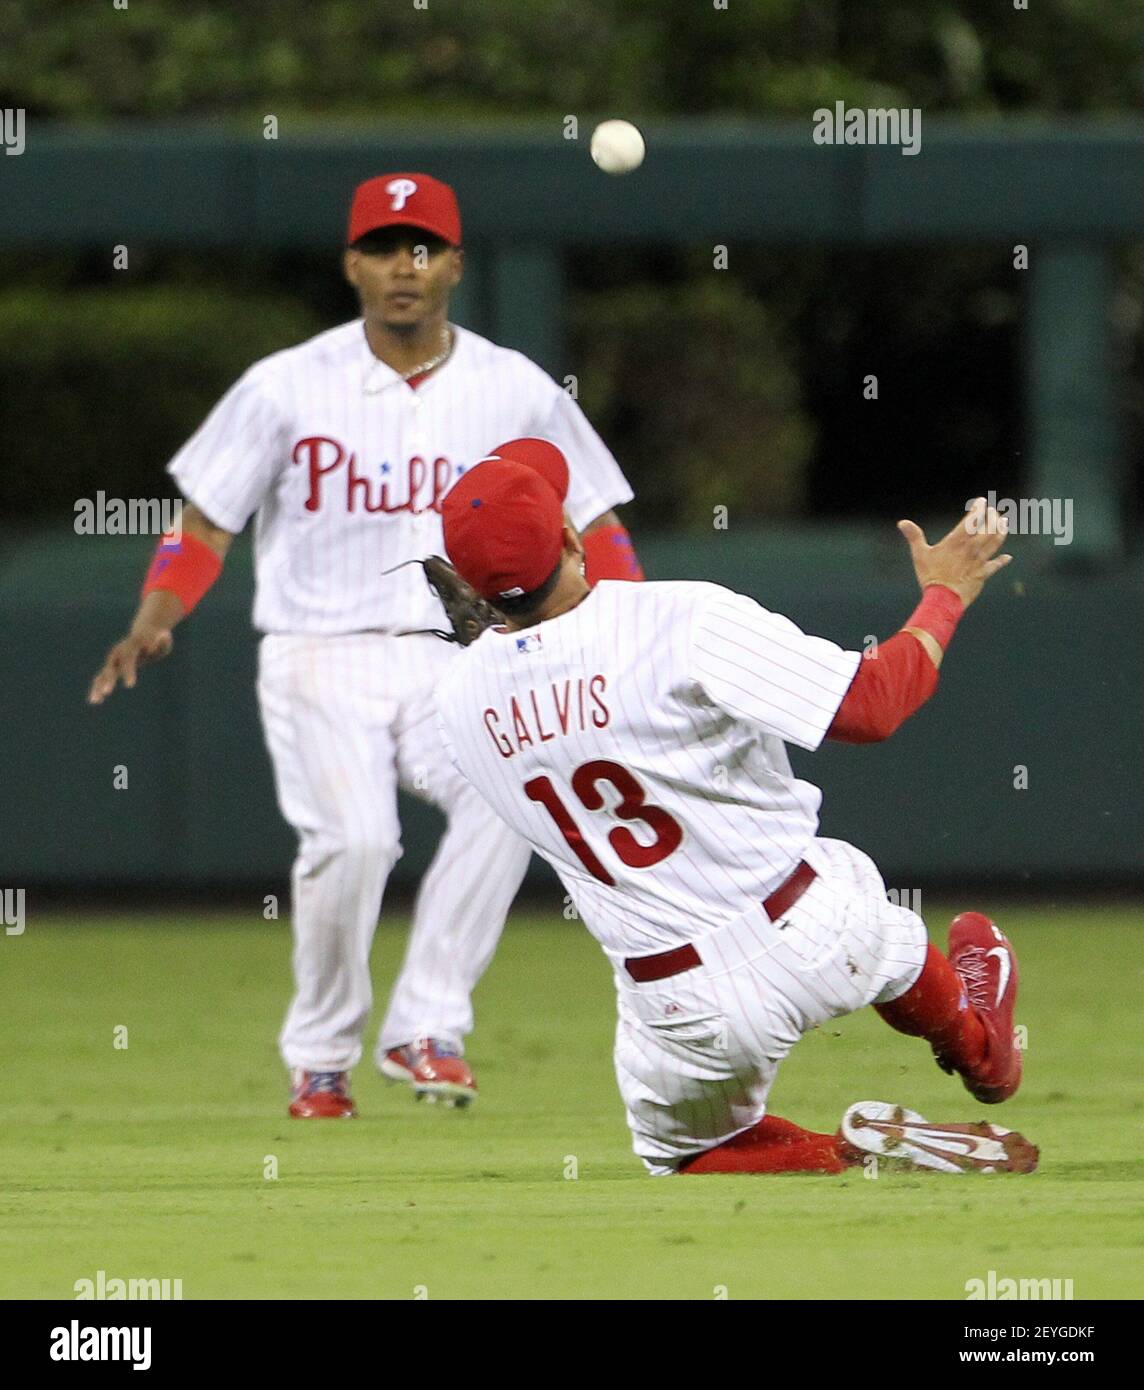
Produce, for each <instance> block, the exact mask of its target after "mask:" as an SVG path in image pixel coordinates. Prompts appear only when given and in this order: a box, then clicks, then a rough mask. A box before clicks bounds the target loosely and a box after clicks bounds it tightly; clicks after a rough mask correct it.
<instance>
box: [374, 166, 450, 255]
mask: <svg viewBox="0 0 1144 1390" xmlns="http://www.w3.org/2000/svg"><path fill="white" fill-rule="evenodd" d="M397 226H404V227H420V228H421V229H422V231H426V232H432V234H433V235H434V236H439V237H441V238H442V239H443V240H445V241H447V242H448V243H449V245H450V246H460V244H461V210H460V208H458V206H457V195H456V194H455V193H454V192H453V190H452V189H451V188H450V187H449V185H448V184H447V183H442V182H441V180H440V179H434V178H431V177H430V176H429V175H428V174H379V175H378V176H377V178H375V179H366V181H365V183H359V184H358V186H357V188H356V189H355V190H354V200H353V204H352V206H351V207H350V225H349V232H348V234H347V240H348V242H349V245H351V246H352V245H353V244H354V242H355V241H357V239H358V238H359V237H363V236H365V234H366V232H374V231H376V230H377V229H378V228H379V227H397Z"/></svg>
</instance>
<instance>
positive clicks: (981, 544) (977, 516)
mask: <svg viewBox="0 0 1144 1390" xmlns="http://www.w3.org/2000/svg"><path fill="white" fill-rule="evenodd" d="M898 530H899V531H900V532H901V533H902V535H903V536H904V537H905V539H906V543H907V544H908V545H909V547H910V558H911V559H912V560H913V562H914V573H915V574H916V575H917V577H918V583H919V584H920V585H921V587H922V588H923V589H924V588H925V587H926V585H927V584H944V585H945V587H946V588H947V589H952V590H953V592H954V593H955V594H957V595H958V597H959V598H960V599H961V601H962V603H964V604H965V606H966V608H968V607H969V605H970V604H971V603H972V602H973V600H974V599H975V598H976V597H977V595H978V594H979V593H980V592H981V590H982V588H983V587H984V585H985V581H986V580H987V579H988V578H990V576H992V575H994V574H996V573H997V571H998V570H1001V569H1004V568H1005V566H1006V565H1007V564H1008V563H1009V561H1010V560H1012V558H1013V557H1012V555H998V554H997V552H998V551H999V550H1000V549H1001V547H1002V546H1003V545H1004V544H1005V537H1006V536H1007V535H1008V533H1009V523H1008V521H1007V520H1006V518H1005V517H1003V516H1002V515H1001V514H1000V513H999V512H998V511H997V510H996V508H995V507H988V506H986V504H985V498H984V497H978V498H977V499H976V500H975V501H974V503H973V504H972V506H971V507H970V509H969V511H968V512H967V513H966V515H965V516H964V517H963V518H962V520H961V521H959V522H958V524H957V525H956V526H955V527H954V528H953V530H952V531H950V533H949V534H948V535H947V536H943V537H942V538H941V540H940V541H938V542H937V544H936V545H929V544H927V542H926V536H925V532H924V531H923V530H922V528H921V527H920V526H919V525H918V524H917V522H914V521H899V522H898Z"/></svg>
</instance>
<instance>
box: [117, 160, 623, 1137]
mask: <svg viewBox="0 0 1144 1390" xmlns="http://www.w3.org/2000/svg"><path fill="white" fill-rule="evenodd" d="M462 267H463V253H462V250H461V219H460V213H459V210H458V206H457V200H456V198H455V196H454V193H453V190H452V189H451V188H450V187H449V186H448V185H447V184H444V183H441V182H439V181H438V180H436V179H434V178H431V177H429V176H428V175H426V174H420V173H411V174H406V173H399V174H384V175H382V176H380V177H378V178H373V179H370V180H368V181H367V182H365V183H363V184H361V185H360V187H358V189H357V190H356V192H355V194H354V197H353V203H352V207H351V211H350V217H349V235H348V249H347V250H346V252H345V256H344V271H345V275H346V278H347V280H348V281H349V282H350V284H351V285H352V286H353V287H354V289H355V290H356V291H357V294H358V298H359V300H360V304H361V318H359V319H356V320H354V321H353V322H350V323H347V324H344V325H342V326H341V327H339V328H334V329H332V330H330V331H329V332H326V333H321V334H319V335H318V336H317V337H316V338H312V339H311V340H310V341H309V342H305V343H302V344H300V345H299V346H297V347H293V348H289V349H287V350H286V351H284V352H279V353H275V354H274V355H273V356H271V357H267V358H265V359H263V360H262V361H260V362H256V363H255V364H254V366H252V367H251V368H250V369H249V371H247V372H246V374H245V375H244V376H243V377H242V378H241V379H240V380H239V381H238V382H237V384H236V385H235V386H234V387H233V388H232V389H231V390H230V391H229V392H228V393H227V395H226V396H224V397H223V399H222V400H221V401H220V402H219V404H218V405H217V406H216V407H215V409H214V410H213V412H212V413H211V415H210V416H209V417H208V418H207V420H206V422H205V423H204V424H203V425H202V427H201V428H200V429H199V430H198V432H197V433H196V434H195V435H194V436H193V437H192V438H191V439H190V440H189V441H188V442H187V443H186V444H185V445H184V446H183V448H182V449H181V450H180V451H179V453H178V454H177V455H176V456H175V458H174V460H173V461H172V462H171V464H170V466H169V472H170V473H171V474H172V476H173V477H174V479H175V481H176V483H177V484H178V486H179V489H180V491H181V492H182V494H183V496H184V497H185V498H186V500H187V503H188V505H187V506H186V508H185V509H184V513H183V525H182V535H181V538H179V539H176V538H174V537H167V538H164V540H163V542H161V543H160V545H159V548H158V551H157V553H156V556H155V559H154V562H153V564H152V567H151V570H150V573H149V574H148V577H147V580H146V583H145V586H144V592H143V598H142V602H141V604H140V606H139V609H138V612H137V613H136V616H135V619H134V621H133V623H132V625H131V629H130V631H129V633H128V635H127V636H126V637H125V638H124V639H123V640H122V641H121V642H118V643H117V644H116V645H115V646H114V647H113V648H112V649H111V651H110V653H109V655H108V657H107V660H106V663H105V665H104V667H103V669H102V670H101V671H100V672H99V674H98V675H97V676H96V677H95V679H94V681H93V683H92V686H91V692H90V695H89V699H90V700H91V702H92V703H93V704H99V703H100V702H101V701H103V700H104V699H106V698H107V696H108V695H109V694H110V693H111V692H112V691H113V690H114V689H115V688H116V685H117V684H118V683H119V682H122V683H123V684H124V685H125V686H127V687H132V686H134V684H135V681H136V672H137V668H138V667H139V666H140V665H141V664H143V663H144V662H147V661H153V660H156V659H158V658H161V657H163V656H166V654H167V653H168V652H169V651H170V650H171V644H172V637H171V633H172V629H173V628H174V627H175V625H176V624H177V623H179V622H181V621H182V620H183V619H184V618H185V617H186V616H187V615H188V614H189V613H190V612H191V611H192V610H193V609H194V607H195V605H196V604H197V603H198V602H199V600H200V599H201V598H202V597H203V595H204V594H205V593H206V591H207V590H208V589H209V588H210V586H211V584H212V583H213V582H214V581H215V580H216V579H217V577H218V575H219V572H220V570H221V568H222V563H223V560H224V559H225V557H226V553H227V550H228V549H229V547H230V544H231V541H232V540H233V538H234V536H235V535H236V534H237V533H238V532H239V531H241V530H242V529H243V527H244V526H245V525H246V523H247V521H248V520H249V519H250V517H251V516H252V515H253V516H254V517H255V556H256V581H257V587H256V597H255V604H254V623H255V626H256V627H257V628H258V629H259V630H260V631H261V632H262V633H263V634H264V635H263V638H262V643H261V647H260V654H259V677H258V697H259V703H260V707H261V712H262V720H263V727H264V730H265V735H266V742H267V745H268V747H269V750H270V755H271V758H272V760H273V763H274V772H275V780H276V785H277V791H278V799H279V804H280V806H281V809H282V813H283V815H284V816H285V817H286V819H287V820H288V821H289V822H290V824H291V825H292V826H293V827H294V829H295V831H296V832H297V835H298V842H299V844H298V857H297V859H296V861H295V864H294V869H293V877H292V889H293V914H292V916H293V928H294V942H295V945H294V977H295V989H296V992H295V995H294V999H293V1002H292V1003H291V1005H290V1009H289V1012H288V1014H287V1017H286V1021H285V1024H284V1026H283V1028H282V1033H281V1037H280V1046H281V1051H282V1056H283V1058H284V1060H285V1062H286V1064H287V1066H288V1067H289V1068H290V1069H291V1073H292V1080H293V1100H292V1103H291V1105H290V1113H291V1114H292V1115H295V1116H298V1117H303V1118H309V1117H322V1116H331V1117H337V1116H347V1115H352V1114H353V1113H354V1103H353V1100H352V1099H351V1097H350V1094H349V1084H348V1080H349V1072H350V1070H351V1068H353V1067H354V1066H355V1065H356V1063H357V1062H358V1060H359V1059H360V1056H361V1038H362V1032H363V1029H364V1027H365V1023H366V1019H367V1015H368V1013H369V1009H370V1004H371V988H370V973H369V954H370V946H371V943H372V941H373V934H374V930H375V928H376V925H377V920H378V913H379V910H380V907H381V901H382V894H383V892H384V889H385V883H386V879H387V878H388V876H389V872H390V870H391V869H392V867H393V865H394V864H395V863H396V861H397V859H398V857H399V856H400V854H401V844H400V829H399V825H398V819H397V808H396V794H397V788H398V785H400V786H402V787H404V788H406V789H407V790H409V791H412V792H414V793H415V794H417V795H418V796H421V797H423V798H426V799H428V800H429V801H431V802H433V803H435V804H436V805H437V806H439V807H440V808H441V809H442V810H443V811H444V812H445V815H446V817H447V820H448V824H447V828H446V830H445V833H444V835H443V837H442V839H441V843H440V845H439V847H438V850H437V853H436V856H435V857H434V859H433V862H432V864H431V866H430V868H429V870H428V872H427V874H426V876H425V879H424V881H423V882H422V884H421V887H420V891H419V893H418V896H417V902H416V906H415V908H414V913H413V925H412V934H411V937H410V941H409V946H408V951H407V954H406V958H405V962H404V965H403V968H402V971H401V974H400V977H399V979H398V981H397V984H396V986H395V988H394V990H393V995H392V998H391V1000H390V1005H389V1011H388V1013H387V1015H386V1018H385V1021H384V1023H383V1025H382V1029H381V1035H380V1039H379V1043H378V1048H377V1053H376V1058H377V1062H378V1065H379V1066H380V1067H381V1069H382V1071H383V1072H384V1073H385V1075H387V1076H389V1077H391V1078H392V1079H395V1080H400V1081H405V1082H408V1083H410V1084H411V1085H412V1086H413V1088H414V1090H415V1091H416V1093H417V1094H418V1095H419V1096H420V1095H429V1096H431V1097H434V1098H435V1097H436V1096H438V1095H439V1096H441V1097H443V1098H445V1099H448V1100H451V1101H455V1102H458V1103H465V1102H467V1101H468V1100H470V1099H472V1097H473V1096H474V1095H475V1092H476V1084H475V1082H474V1080H473V1075H472V1072H471V1071H470V1069H469V1067H468V1065H467V1063H466V1062H465V1061H464V1059H463V1056H462V1051H463V1042H464V1038H465V1035H466V1034H467V1033H468V1032H469V1031H470V1029H471V1028H472V1022H473V1019H472V1006H471V1003H470V996H471V993H472V989H473V986H474V985H475V984H476V982H477V980H478V979H479V978H480V975H481V973H482V971H483V970H484V968H485V966H486V965H487V964H488V961H489V959H490V957H491V955H492V952H493V950H494V948H495V946H496V942H497V939H498V937H499V935H500V932H501V929H502V927H503V924H504V919H505V916H506V914H507V912H508V909H509V905H510V904H511V902H512V899H513V896H514V895H515V893H516V890H517V888H518V886H519V884H520V880H521V878H522V876H523V874H524V871H525V868H526V866H527V863H528V857H529V848H528V845H527V844H526V843H525V842H524V841H523V840H521V839H519V838H518V837H517V836H516V835H515V834H514V833H513V832H512V831H511V830H510V829H509V828H508V827H507V826H505V825H504V824H503V823H502V822H499V821H495V820H494V819H492V818H491V817H490V816H489V815H488V811H487V808H486V807H485V806H484V804H483V802H482V801H481V799H480V797H479V796H478V795H477V793H476V792H475V791H474V790H473V789H472V788H471V787H470V786H469V785H468V784H467V783H466V782H465V781H464V780H463V779H462V778H461V777H460V776H459V775H458V774H457V772H456V771H455V769H454V768H453V767H452V766H451V765H450V764H449V763H448V761H447V760H446V759H445V757H444V755H443V752H442V749H441V747H440V743H439V739H438V736H437V732H436V724H435V720H434V718H433V713H432V702H433V692H434V690H435V688H436V686H437V685H438V684H439V683H440V681H441V680H442V679H443V677H444V675H445V673H446V672H447V671H448V670H449V669H450V668H451V666H452V664H453V662H454V659H455V656H456V651H455V649H454V648H451V647H448V646H446V645H445V644H444V643H442V642H440V641H439V640H437V638H435V637H433V636H431V635H427V634H424V633H422V634H420V635H413V636H410V635H399V634H403V633H408V632H409V631H410V630H419V629H431V628H439V627H440V626H441V622H442V610H441V607H440V605H439V603H438V602H437V600H436V599H435V598H434V597H433V595H432V594H431V593H430V591H429V589H428V587H427V586H426V584H425V578H424V576H423V574H422V573H421V572H420V571H419V570H418V568H417V567H416V566H412V567H407V568H401V569H397V570H396V572H394V573H389V574H387V576H386V577H385V578H381V577H380V576H381V575H382V573H383V571H391V570H393V569H394V567H395V566H399V565H402V564H403V563H404V562H406V561H408V560H411V559H416V558H418V557H420V556H423V555H425V554H426V553H427V552H430V551H434V550H440V549H441V548H442V541H441V507H442V503H443V499H444V498H445V497H446V496H447V494H448V492H449V490H450V488H452V487H453V486H454V485H455V484H456V482H457V480H458V479H459V478H460V477H462V476H463V475H464V473H465V471H466V469H467V468H469V467H470V466H471V465H472V464H474V463H475V462H476V461H477V460H478V459H480V458H481V457H482V456H483V455H484V454H486V453H487V452H488V448H489V446H490V444H492V443H493V441H495V440H497V439H504V438H507V437H509V436H511V435H522V434H543V435H544V436H546V437H547V438H549V439H552V440H554V441H555V442H556V443H557V444H559V445H560V446H561V447H562V448H564V449H566V450H567V452H568V454H569V455H570V456H571V457H573V458H575V460H576V467H575V469H574V471H573V473H572V476H571V477H570V480H569V487H568V499H567V506H568V512H569V515H570V516H571V517H572V519H573V521H574V522H575V523H576V525H577V526H578V527H579V528H582V530H583V532H584V546H585V550H586V553H587V556H588V566H589V569H588V573H589V577H590V578H591V579H592V580H593V581H594V580H596V579H601V578H613V579H639V578H642V575H641V574H640V570H639V566H638V563H637V562H636V559H635V556H634V554H633V552H632V548H631V543H630V540H629V539H628V536H627V533H626V531H625V530H624V528H623V526H622V525H621V524H620V522H619V520H618V518H617V517H616V515H615V513H614V511H613V508H615V507H617V506H618V505H620V504H621V503H623V502H627V501H629V500H630V498H631V496H632V493H631V489H630V488H629V487H628V485H627V483H626V481H625V480H624V477H623V474H622V473H621V472H620V469H619V467H618V466H617V464H616V462H615V460H614V459H613V458H612V456H611V454H610V453H609V452H608V450H607V449H606V448H605V446H604V444H603V443H602V442H601V440H600V439H599V437H598V436H597V434H596V433H595V431H594V430H593V429H592V427H591V426H590V425H589V423H588V422H587V420H586V419H585V418H584V416H583V414H582V413H581V411H580V409H579V407H578V406H577V405H576V404H575V402H574V401H573V400H572V399H571V398H570V397H569V395H568V394H567V392H565V391H563V390H562V389H561V388H560V387H559V386H557V384H556V383H555V382H554V381H553V380H552V379H551V378H550V377H549V376H547V375H546V374H545V373H544V372H543V371H542V370H541V369H540V368H539V367H538V366H536V365H535V364H534V363H533V362H530V361H529V360H528V359H527V358H525V357H523V356H522V355H521V354H520V353H518V352H512V351H509V350H508V349H506V348H502V347H498V346H496V345H495V344H493V343H491V342H489V341H487V340H486V339H484V338H482V337H479V336H478V335H477V334H475V333H471V332H468V331H466V330H465V329H463V328H459V327H457V326H456V325H455V324H451V323H449V321H448V306H449V295H450V292H451V290H452V289H453V288H454V286H455V285H457V284H458V282H459V281H460V279H461V273H462Z"/></svg>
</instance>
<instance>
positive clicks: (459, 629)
mask: <svg viewBox="0 0 1144 1390" xmlns="http://www.w3.org/2000/svg"><path fill="white" fill-rule="evenodd" d="M405 563H406V564H407V565H420V566H421V568H422V569H423V570H424V571H425V578H426V579H427V580H428V581H429V587H430V588H431V589H432V590H433V592H434V593H435V594H436V595H437V597H438V598H439V599H440V600H441V606H442V607H443V608H444V610H445V616H446V617H447V618H448V619H449V623H450V625H451V626H452V629H453V630H452V632H442V631H441V629H440V628H438V627H420V628H415V629H413V631H414V632H431V633H432V634H433V636H434V637H441V638H443V639H444V640H445V641H446V642H458V643H460V645H461V646H462V647H467V646H469V644H470V643H472V642H475V641H476V640H477V638H478V637H479V636H480V635H481V633H482V632H484V630H485V628H487V627H492V625H493V624H494V623H503V622H504V615H503V614H502V613H498V612H497V610H496V609H495V608H494V607H493V606H492V604H491V603H489V602H487V601H486V600H485V599H483V598H481V596H480V594H478V593H477V591H476V589H474V588H473V586H472V585H471V584H470V583H468V581H467V580H464V579H462V578H461V576H460V575H459V574H458V573H457V571H456V570H455V569H454V568H453V566H452V565H451V564H450V563H449V562H448V560H446V559H444V558H443V557H442V556H440V555H430V556H428V557H427V558H426V559H424V560H406V561H405ZM394 568H395V569H401V568H402V566H401V565H396V566H394ZM385 573H386V574H392V573H393V570H386V571H385ZM398 635H399V636H411V635H412V634H411V633H408V632H406V633H399V634H398Z"/></svg>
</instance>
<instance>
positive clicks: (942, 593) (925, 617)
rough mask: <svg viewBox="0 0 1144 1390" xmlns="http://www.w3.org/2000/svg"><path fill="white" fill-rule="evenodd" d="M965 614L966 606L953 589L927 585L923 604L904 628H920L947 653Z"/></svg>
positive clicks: (915, 610)
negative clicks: (955, 629) (947, 648)
mask: <svg viewBox="0 0 1144 1390" xmlns="http://www.w3.org/2000/svg"><path fill="white" fill-rule="evenodd" d="M964 612H965V604H964V603H962V601H961V599H960V598H958V596H957V595H956V594H955V593H954V592H953V590H952V589H947V588H946V586H945V585H944V584H927V585H926V587H925V589H924V591H923V593H922V601H921V603H919V604H918V606H917V607H916V608H915V609H914V611H913V612H912V613H911V614H910V616H909V617H908V618H907V619H906V621H905V622H904V623H903V624H902V626H903V627H920V628H921V629H922V630H923V631H924V632H928V633H929V635H930V636H931V637H932V638H933V639H934V641H935V642H936V643H937V644H938V646H939V647H940V648H941V649H942V651H945V649H946V647H948V646H949V640H950V638H951V637H952V636H953V630H954V628H956V627H957V624H958V622H959V621H960V620H961V615H962V614H963V613H964Z"/></svg>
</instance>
